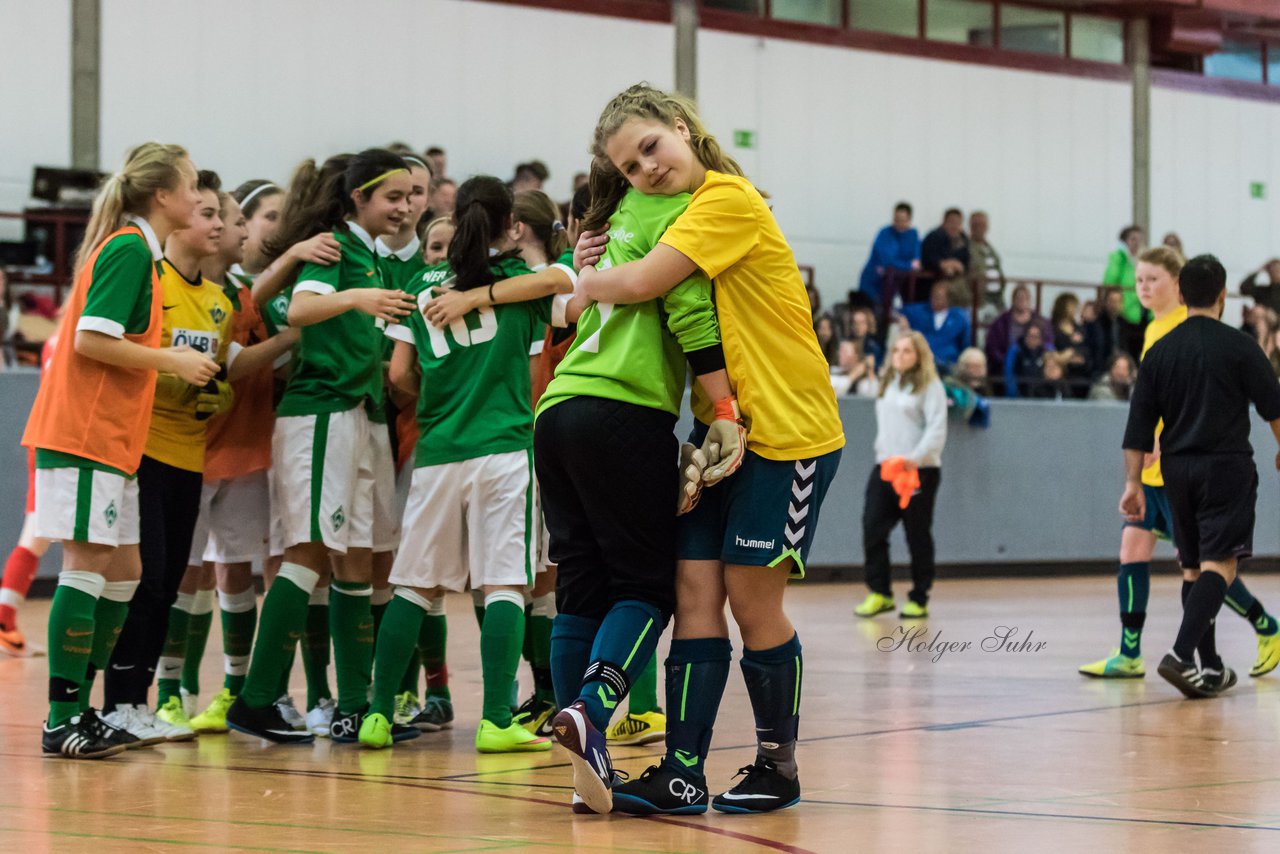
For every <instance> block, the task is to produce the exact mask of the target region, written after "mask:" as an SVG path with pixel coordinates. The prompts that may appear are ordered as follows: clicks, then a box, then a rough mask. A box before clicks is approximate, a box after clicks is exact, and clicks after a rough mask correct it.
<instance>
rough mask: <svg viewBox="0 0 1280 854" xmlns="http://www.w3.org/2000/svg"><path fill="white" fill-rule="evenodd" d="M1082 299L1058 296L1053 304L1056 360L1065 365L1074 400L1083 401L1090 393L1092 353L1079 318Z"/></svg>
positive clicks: (1066, 378) (1071, 296)
mask: <svg viewBox="0 0 1280 854" xmlns="http://www.w3.org/2000/svg"><path fill="white" fill-rule="evenodd" d="M1079 307H1080V300H1079V299H1078V298H1077V297H1076V295H1075V294H1058V298H1057V299H1055V300H1054V301H1053V313H1052V314H1051V316H1050V322H1051V324H1052V326H1053V350H1054V353H1055V354H1056V355H1055V357H1054V361H1056V362H1057V363H1058V364H1059V365H1061V366H1062V369H1063V371H1064V373H1065V375H1066V376H1065V383H1066V385H1067V387H1068V388H1069V389H1070V391H1071V396H1072V397H1079V398H1083V397H1084V396H1085V395H1086V394H1087V393H1088V391H1089V380H1090V379H1092V376H1091V375H1090V373H1089V352H1088V350H1087V349H1086V348H1085V345H1084V327H1083V326H1081V324H1080V321H1079V320H1077V319H1076V310H1077V309H1078V308H1079Z"/></svg>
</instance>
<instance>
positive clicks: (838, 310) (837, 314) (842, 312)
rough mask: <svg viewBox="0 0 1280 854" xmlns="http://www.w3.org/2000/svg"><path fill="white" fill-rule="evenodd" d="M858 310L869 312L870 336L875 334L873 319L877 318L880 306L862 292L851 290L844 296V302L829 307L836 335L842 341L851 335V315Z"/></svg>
mask: <svg viewBox="0 0 1280 854" xmlns="http://www.w3.org/2000/svg"><path fill="white" fill-rule="evenodd" d="M859 309H866V310H867V311H869V312H871V321H872V334H873V335H874V334H875V332H874V327H875V319H876V317H877V316H878V312H879V310H880V304H879V303H876V302H873V301H872V300H871V298H870V297H869V296H867V295H866V294H864V293H863V292H862V291H858V290H853V291H849V292H848V293H847V294H846V295H845V301H844V302H838V303H836V304H835V305H833V306H831V312H830V314H831V318H832V320H834V321H835V322H836V333H837V334H838V335H839V336H840V338H841V339H842V340H843V339H845V338H848V337H849V336H850V335H852V334H853V314H854V312H856V311H858V310H859Z"/></svg>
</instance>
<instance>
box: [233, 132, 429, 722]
mask: <svg viewBox="0 0 1280 854" xmlns="http://www.w3.org/2000/svg"><path fill="white" fill-rule="evenodd" d="M319 177H320V176H318V175H316V174H315V173H314V171H312V173H311V174H310V175H309V176H308V175H307V174H306V173H305V172H300V173H299V175H296V176H295V179H294V180H295V183H294V187H293V188H292V189H291V200H290V202H291V204H294V203H296V209H294V210H292V211H291V212H290V215H288V216H286V223H285V225H286V226H287V225H288V224H289V222H288V221H289V219H290V216H292V217H293V219H294V220H295V221H299V222H300V221H303V220H305V219H308V218H309V219H311V222H312V223H315V224H318V225H319V226H320V227H321V228H329V229H332V230H333V236H334V239H335V240H336V241H337V242H338V245H339V246H340V250H341V260H340V261H339V262H338V263H336V264H333V265H331V266H328V267H324V266H320V265H317V264H310V263H309V264H306V265H304V266H303V268H302V270H301V271H300V272H299V274H298V281H297V283H296V284H295V285H294V288H293V295H292V298H291V300H290V305H289V317H288V319H289V323H290V325H291V326H298V327H301V328H302V333H301V343H300V346H299V348H298V351H297V355H296V356H295V359H294V367H293V371H292V374H291V375H290V377H289V383H288V386H287V387H286V389H285V393H284V397H283V399H282V400H281V402H280V405H279V408H278V412H277V415H278V417H277V420H276V426H275V433H274V441H273V448H272V451H273V460H274V469H275V470H274V480H275V482H276V487H277V489H276V492H277V495H278V496H279V498H280V512H281V515H282V522H283V527H284V536H285V554H284V563H283V564H282V566H281V568H280V572H279V574H278V575H277V577H276V580H275V583H274V584H272V587H271V590H270V591H269V592H268V594H267V598H266V600H265V601H264V602H263V607H262V618H261V620H260V623H259V626H260V628H259V634H258V642H257V644H256V646H255V648H254V653H253V657H252V661H251V664H250V667H249V673H248V675H247V677H246V680H245V685H244V690H243V692H242V694H241V695H240V697H239V698H237V700H236V702H235V704H233V705H232V706H231V708H230V709H229V710H228V713H227V725H228V726H229V727H230V728H232V729H235V730H238V731H241V732H246V733H249V734H251V735H257V736H259V737H262V738H266V739H270V740H273V741H307V740H310V739H311V738H312V735H311V734H310V733H308V732H299V731H297V730H295V729H294V727H293V726H291V725H290V724H288V723H286V721H285V720H284V719H283V718H282V716H281V715H280V713H279V711H278V710H277V709H276V707H275V706H273V705H272V701H273V700H274V699H275V698H276V697H277V696H278V694H277V691H278V688H279V682H280V674H281V672H282V671H283V669H284V668H285V667H286V666H287V661H288V659H287V657H286V656H287V654H288V652H289V651H290V650H291V649H292V640H291V639H292V638H293V637H296V635H297V633H299V632H300V631H301V630H302V628H303V626H304V624H305V622H306V618H307V605H308V602H309V600H310V596H311V592H312V591H313V590H314V589H315V586H316V584H317V582H318V581H319V579H320V576H321V574H322V573H323V572H325V571H326V570H327V569H328V567H329V563H330V557H331V556H333V555H336V556H338V557H337V559H336V560H334V561H333V571H334V576H335V579H334V583H333V585H332V591H331V600H330V609H329V617H330V627H331V631H332V635H333V639H334V660H335V664H336V671H337V677H338V709H337V713H336V714H335V716H334V720H333V723H332V726H331V730H330V734H331V736H332V737H333V738H334V740H335V741H354V740H355V735H356V732H357V731H358V729H359V725H360V720H361V718H362V716H363V714H364V711H365V708H366V705H367V692H368V686H369V676H370V668H371V664H372V662H371V658H372V633H373V619H372V614H371V611H370V602H369V600H370V597H371V595H372V589H371V586H370V583H371V580H372V567H371V560H372V553H373V552H375V551H386V550H390V549H393V548H394V547H395V545H396V542H397V540H398V536H399V531H398V520H397V519H395V518H394V484H393V482H392V481H393V476H394V475H393V471H392V465H391V451H390V441H389V437H388V435H387V431H386V428H385V426H383V424H382V418H383V417H384V415H383V369H382V349H383V348H382V328H383V327H384V326H385V324H387V323H395V322H397V321H398V320H399V319H400V318H401V317H403V316H404V315H406V314H407V313H409V312H410V311H412V309H413V301H412V300H411V299H410V298H409V296H408V294H406V293H404V292H403V291H399V290H390V289H388V288H385V287H383V284H382V277H381V273H380V270H379V267H378V263H377V254H376V252H375V249H374V240H375V239H376V238H377V237H379V236H382V235H385V234H391V233H394V232H395V231H397V230H398V229H399V227H400V224H401V222H402V221H403V220H404V218H405V217H406V216H407V215H408V210H409V206H408V195H409V193H410V191H411V187H412V182H411V180H410V177H409V170H408V166H407V165H406V164H405V162H404V160H402V159H401V158H400V157H398V156H397V155H394V154H391V153H390V152H387V151H383V150H381V149H370V150H368V151H364V152H362V153H360V154H358V155H354V156H352V157H350V158H349V159H348V161H347V163H346V167H345V169H344V170H343V171H342V172H341V173H337V172H336V170H334V172H333V173H331V174H329V175H328V176H327V177H326V179H325V180H317V179H318V178H319ZM300 179H302V180H300ZM307 227H314V225H312V226H307V225H306V224H305V223H304V224H303V225H302V226H300V228H307ZM281 233H285V234H286V235H287V229H286V228H284V227H282V229H281ZM277 237H280V234H278V235H277Z"/></svg>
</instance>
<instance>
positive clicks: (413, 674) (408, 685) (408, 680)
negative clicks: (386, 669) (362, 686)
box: [373, 614, 425, 697]
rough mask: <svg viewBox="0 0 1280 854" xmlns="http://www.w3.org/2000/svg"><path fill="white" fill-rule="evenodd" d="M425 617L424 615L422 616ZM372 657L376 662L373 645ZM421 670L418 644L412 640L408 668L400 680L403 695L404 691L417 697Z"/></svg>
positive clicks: (419, 629) (420, 655) (375, 646)
mask: <svg viewBox="0 0 1280 854" xmlns="http://www.w3.org/2000/svg"><path fill="white" fill-rule="evenodd" d="M423 616H425V614H424V615H423ZM418 631H419V632H421V631H422V627H421V626H419V627H418ZM373 656H374V659H375V660H376V659H377V657H378V646H377V644H374V648H373ZM421 669H422V654H421V653H419V652H418V642H417V640H414V642H413V651H412V652H410V653H409V666H408V667H406V668H405V669H404V676H403V677H401V679H400V691H399V693H401V694H403V693H405V692H406V691H407V692H409V693H410V694H412V695H413V696H415V697H417V696H418V694H419V692H418V672H419V671H420V670H421Z"/></svg>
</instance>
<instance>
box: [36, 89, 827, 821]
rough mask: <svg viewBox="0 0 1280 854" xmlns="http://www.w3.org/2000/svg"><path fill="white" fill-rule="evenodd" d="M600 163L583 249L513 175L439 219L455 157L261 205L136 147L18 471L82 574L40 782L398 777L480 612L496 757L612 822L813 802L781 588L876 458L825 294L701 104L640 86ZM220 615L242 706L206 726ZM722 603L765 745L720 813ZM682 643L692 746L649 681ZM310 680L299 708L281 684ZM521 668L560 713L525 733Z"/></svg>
mask: <svg viewBox="0 0 1280 854" xmlns="http://www.w3.org/2000/svg"><path fill="white" fill-rule="evenodd" d="M592 150H593V155H594V157H593V162H592V168H591V178H590V182H589V186H588V187H584V188H583V189H582V190H581V191H579V193H578V194H577V195H576V196H575V198H574V200H573V203H572V206H571V211H570V215H569V216H568V217H565V218H564V219H565V221H564V222H562V221H561V219H562V217H561V214H560V211H559V209H558V207H557V206H556V205H555V204H554V203H552V201H551V200H550V199H549V198H548V197H547V196H545V195H544V194H542V193H541V192H538V191H529V192H522V193H519V194H516V195H514V196H513V195H512V193H511V191H510V189H509V187H508V186H507V185H505V184H504V183H503V182H501V181H498V180H497V179H494V178H490V177H486V176H477V177H473V178H471V179H469V180H467V181H465V182H464V183H462V184H461V185H460V186H459V187H458V192H457V198H456V207H455V211H454V214H453V215H452V217H448V218H439V219H429V218H427V217H425V216H424V214H425V209H426V205H427V190H428V186H429V182H430V179H431V169H430V166H429V164H428V162H427V161H425V160H423V159H419V158H417V157H414V156H411V155H410V156H403V155H399V154H395V153H392V152H390V151H387V150H384V149H369V150H366V151H362V152H360V153H359V154H343V155H337V156H334V157H330V158H329V159H327V160H325V161H324V162H323V163H320V164H316V163H315V162H313V161H307V162H306V163H304V164H303V165H302V166H301V167H299V168H298V170H297V171H296V172H295V174H294V176H293V178H292V180H291V182H290V184H289V186H288V188H287V189H285V188H280V187H277V186H275V185H274V184H272V183H270V182H268V181H263V180H256V181H249V182H246V183H244V184H242V185H240V186H239V187H238V188H236V189H235V190H234V192H230V193H228V192H223V191H222V188H221V186H220V182H219V179H218V177H217V175H216V174H214V173H212V172H208V171H198V170H197V169H196V167H195V166H194V165H193V164H192V163H191V161H190V159H189V158H188V157H187V154H186V152H185V151H184V150H183V149H182V148H180V147H178V146H172V145H160V144H156V143H147V144H145V145H141V146H139V147H137V148H135V149H134V150H133V151H131V152H130V154H129V156H128V159H127V161H126V163H125V165H124V167H123V169H122V170H121V171H120V172H119V173H117V174H116V175H114V176H112V177H111V178H110V179H109V181H108V182H107V183H106V185H105V186H104V187H103V188H102V190H101V191H100V193H99V196H98V198H97V200H96V201H95V206H94V210H93V214H92V218H91V222H90V224H89V228H88V233H87V234H86V238H85V242H84V244H83V246H82V248H81V252H80V256H79V257H78V259H77V261H78V263H77V275H76V280H75V284H74V286H73V288H72V290H71V293H70V296H69V298H68V300H67V303H66V306H65V313H64V316H63V319H62V322H61V325H60V328H59V336H58V341H57V343H56V346H54V347H53V350H52V354H51V355H50V357H49V358H48V360H47V363H46V366H45V368H44V375H43V378H42V382H41V386H40V390H39V393H38V395H37V399H36V402H35V404H34V406H33V409H32V413H31V416H30V420H29V422H28V426H27V430H26V433H25V435H24V438H23V443H24V444H25V445H26V446H28V447H29V448H30V449H31V451H32V465H33V475H32V483H33V490H32V491H33V496H32V501H31V506H30V507H29V513H30V515H29V520H28V523H29V524H28V529H27V531H26V535H27V540H26V541H27V542H28V543H29V544H30V548H31V550H32V554H33V555H34V554H35V553H36V551H35V550H38V549H39V548H40V547H41V544H42V543H44V542H47V541H49V540H60V541H62V543H63V544H64V555H65V559H64V567H63V571H62V573H61V575H60V576H59V584H58V587H57V590H56V593H55V596H54V601H53V605H52V609H51V613H50V624H49V639H50V645H49V668H50V683H49V684H50V688H49V691H50V693H49V708H50V710H49V717H48V720H47V721H46V723H45V728H44V733H43V749H44V751H45V752H46V753H48V754H53V755H61V756H67V757H76V758H99V757H103V756H109V755H113V754H116V753H119V752H120V751H123V750H125V749H128V748H132V747H135V746H139V745H145V744H154V743H158V742H161V741H168V740H182V739H189V738H194V737H196V735H197V733H216V732H225V731H227V730H235V731H238V732H243V733H247V734H250V735H254V736H258V737H261V738H264V739H268V740H270V741H275V742H298V741H309V740H312V739H313V738H314V737H315V736H317V735H321V736H328V737H330V738H332V739H333V740H334V741H335V742H359V743H360V744H363V745H365V746H367V747H370V748H383V747H388V746H390V745H391V744H392V743H394V742H398V741H403V740H406V739H410V738H415V737H418V736H419V735H420V734H421V733H422V732H424V731H428V732H429V731H434V730H440V729H443V728H446V727H449V726H451V724H452V722H453V717H454V713H453V708H452V703H451V697H450V694H449V687H448V668H447V666H446V656H445V648H446V634H447V623H446V618H445V614H444V593H445V592H446V591H463V590H466V589H470V590H471V591H472V595H473V597H474V602H475V606H476V617H477V619H478V620H479V622H480V625H481V633H480V660H481V667H482V672H483V682H484V692H483V704H482V708H481V710H480V714H479V716H478V718H479V721H478V725H477V727H476V736H475V745H476V749H477V750H479V751H480V752H524V751H545V750H549V749H550V748H551V744H552V738H553V737H554V739H555V740H556V741H558V742H559V743H560V744H561V745H562V746H564V747H565V748H566V749H567V750H568V751H569V753H570V756H571V759H572V760H573V764H574V780H575V789H576V792H577V795H576V796H575V804H576V806H577V808H579V809H581V810H590V811H595V812H607V811H610V810H611V809H615V808H616V809H619V810H623V811H628V812H640V813H646V812H666V813H689V812H703V811H705V810H706V809H707V807H708V805H712V806H715V807H716V808H717V809H720V810H721V811H724V812H760V811H768V810H772V809H778V808H782V807H786V806H790V805H791V804H793V803H795V802H797V801H798V800H799V794H800V790H799V782H798V775H797V768H796V762H795V742H796V735H797V731H798V720H799V702H800V686H801V674H802V656H801V648H800V644H799V639H798V637H797V635H796V633H795V630H794V628H793V627H792V625H791V623H790V622H789V621H788V620H787V618H786V615H785V613H784V612H783V609H782V598H783V590H784V589H785V585H786V580H787V578H788V576H791V575H802V574H803V567H804V559H805V556H806V554H807V551H808V548H809V545H810V543H811V542H812V538H813V532H814V529H815V528H816V523H817V516H818V510H819V506H820V504H821V501H822V497H823V495H824V494H825V491H826V488H827V486H828V484H829V483H830V481H831V478H832V476H833V475H834V473H835V469H836V466H837V465H838V462H839V456H840V448H841V447H842V446H843V443H844V437H843V431H842V429H841V426H840V422H839V418H838V416H837V413H836V406H835V400H834V396H833V393H832V391H831V388H830V383H829V381H828V379H827V370H826V366H825V362H824V360H823V358H822V355H821V352H820V351H819V349H818V347H817V343H816V340H815V338H814V336H813V332H812V328H811V325H810V319H809V309H808V301H807V296H806V294H805V290H804V287H803V284H802V281H801V279H800V275H799V272H798V269H797V268H796V265H795V260H794V257H793V256H792V253H791V251H790V249H789V247H788V246H787V243H786V241H785V239H784V238H783V236H782V234H781V232H780V231H779V229H778V227H777V223H776V221H775V220H774V218H773V215H772V212H771V211H770V210H769V208H768V205H767V204H766V203H765V201H764V199H763V197H762V196H761V194H760V193H759V192H758V191H757V190H756V189H755V188H754V187H753V186H752V185H751V184H750V183H749V182H748V181H747V180H746V179H745V178H744V177H743V176H742V172H741V169H740V168H739V167H738V165H737V164H736V163H735V162H734V161H733V160H732V158H730V157H728V156H727V155H725V154H724V153H723V152H722V151H721V149H720V147H719V145H718V144H717V143H716V141H715V139H714V137H712V136H711V135H710V134H708V133H707V132H706V130H705V129H704V128H703V127H702V125H701V122H700V121H699V120H698V118H697V115H696V113H695V112H694V108H693V106H692V104H690V103H689V102H688V101H687V100H685V99H683V98H681V97H679V96H676V95H670V94H667V93H663V92H660V91H657V90H654V89H652V88H650V87H648V86H646V85H643V84H642V85H638V86H634V87H631V88H630V89H628V90H626V91H625V92H623V93H621V94H619V95H618V96H617V97H616V98H614V99H613V100H612V101H611V102H610V104H609V105H608V106H607V107H606V108H605V110H604V112H603V113H602V115H601V119H600V123H599V125H598V126H597V128H596V131H595V135H594V139H593V146H592ZM752 339H757V340H769V341H770V342H771V346H770V347H769V348H768V352H762V350H761V349H760V348H755V347H751V346H749V342H750V341H751V340H752ZM783 366H785V370H784V369H783ZM690 373H692V375H693V376H694V378H695V381H694V394H693V407H694V413H695V415H696V416H697V419H698V426H697V427H696V429H695V431H694V434H693V435H692V436H691V437H690V441H689V442H686V443H685V444H684V445H683V446H681V445H680V443H679V442H678V441H677V440H676V437H675V435H674V426H675V422H676V418H677V416H678V414H679V409H680V405H681V399H682V396H683V393H684V389H685V386H686V382H687V380H686V378H687V376H688V375H689V374H690ZM721 481H723V483H721ZM748 534H749V536H747V535H748ZM744 543H747V544H748V545H743V544H744ZM255 563H260V564H262V565H263V566H264V568H265V575H266V578H267V583H268V589H267V593H266V596H265V598H264V599H263V600H262V602H261V605H260V607H259V604H258V600H257V597H256V595H255V592H254V586H253V583H254V582H253V577H252V574H251V573H252V567H253V565H254V564H255ZM677 591H679V594H678V595H677ZM215 602H216V609H217V611H218V614H219V616H220V620H221V626H222V643H223V654H224V662H225V667H224V670H225V678H224V682H223V685H222V688H221V690H220V691H218V692H217V693H216V694H215V695H214V696H213V697H212V700H211V701H207V702H204V703H200V702H198V700H197V695H198V693H199V669H200V661H201V657H202V655H203V653H204V647H205V641H206V638H207V636H208V633H209V629H210V624H211V622H212V619H213V615H214V611H215ZM726 603H727V604H728V605H729V606H730V611H731V612H732V613H733V615H734V618H735V620H736V621H737V622H738V624H739V628H740V630H741V632H742V635H743V639H744V646H745V650H744V653H743V656H742V670H743V675H744V678H745V680H746V683H747V688H748V692H749V694H750V696H751V701H752V707H753V711H754V713H755V718H756V727H757V736H758V750H757V756H756V759H755V761H754V763H753V764H752V765H749V766H747V767H746V768H744V769H743V779H742V780H741V781H740V782H739V783H738V784H737V785H736V786H734V787H733V788H732V789H731V790H730V791H728V792H725V793H723V794H722V795H719V796H716V797H715V798H714V799H712V798H710V797H709V795H708V792H707V789H706V779H705V776H704V775H703V760H704V759H705V757H706V754H707V751H708V750H709V748H710V741H711V730H712V725H713V724H714V721H715V718H716V715H717V712H718V706H719V701H720V697H721V695H722V694H723V691H724V687H725V683H726V680H727V677H728V671H729V664H730V661H731V647H730V645H729V641H728V627H727V625H726V623H725V616H724V615H725V607H724V606H725V604H726ZM673 618H674V622H675V635H674V639H673V641H672V644H671V655H670V657H669V658H668V660H667V662H666V670H667V679H666V683H667V699H666V702H667V706H668V709H669V710H670V711H672V712H673V714H672V719H671V724H670V725H669V726H668V724H667V721H666V719H665V716H664V715H663V714H662V713H661V709H660V707H659V705H658V702H657V697H656V692H657V674H656V661H655V651H656V646H657V641H658V638H659V636H660V635H661V634H662V632H663V631H664V630H665V628H666V626H667V624H668V622H670V621H672V619H673ZM299 647H300V648H301V651H302V660H303V666H304V669H305V672H306V677H307V702H306V711H305V714H304V713H303V712H301V711H300V710H298V709H296V708H295V706H294V704H293V701H292V699H291V698H290V696H289V692H288V690H287V689H288V685H289V678H290V673H291V670H292V666H293V662H294V658H295V653H296V651H297V649H298V648H299ZM522 654H523V656H524V657H525V658H526V659H527V660H528V661H529V663H530V665H531V667H532V670H533V676H534V680H533V682H534V691H533V694H532V696H531V697H529V698H528V700H527V701H526V702H524V703H523V704H522V705H516V700H517V698H516V697H515V696H514V686H515V685H516V684H517V670H518V667H519V662H520V659H521V657H522ZM330 658H332V664H333V673H334V676H335V677H336V683H335V685H334V686H333V687H335V688H336V691H332V690H331V688H330V684H329V665H330ZM424 669H425V672H426V687H425V692H424V691H421V690H420V684H419V683H420V679H421V676H420V674H421V671H423V670H424ZM99 672H101V673H102V675H103V679H102V681H103V691H104V693H103V703H102V705H101V711H100V712H99V711H98V710H97V709H95V708H93V707H92V706H91V704H90V692H91V689H92V686H93V683H94V681H95V679H96V676H97V674H98V673H99ZM153 682H155V683H156V688H157V696H156V698H155V699H154V700H153V699H152V698H151V695H150V689H151V685H152V683H153ZM626 697H630V702H631V706H630V714H628V715H626V716H625V717H623V718H622V719H621V720H619V721H617V722H615V723H613V725H612V726H610V722H611V719H612V717H613V714H614V711H615V709H616V707H617V706H618V704H619V702H620V701H622V700H623V699H624V698H626ZM673 704H674V705H675V706H676V708H674V709H671V706H672V705H673ZM606 733H607V738H606ZM664 737H665V738H666V739H667V743H668V752H667V757H666V758H665V759H664V760H663V762H662V763H661V764H660V765H658V766H655V767H653V768H651V769H650V770H649V771H647V772H645V774H644V775H641V777H640V778H638V779H636V780H632V781H630V782H623V781H622V780H621V779H620V778H619V777H617V776H616V775H615V774H614V772H613V770H612V766H611V764H610V760H609V754H608V744H609V743H610V742H613V743H643V742H646V741H652V740H658V739H662V738H664Z"/></svg>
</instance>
